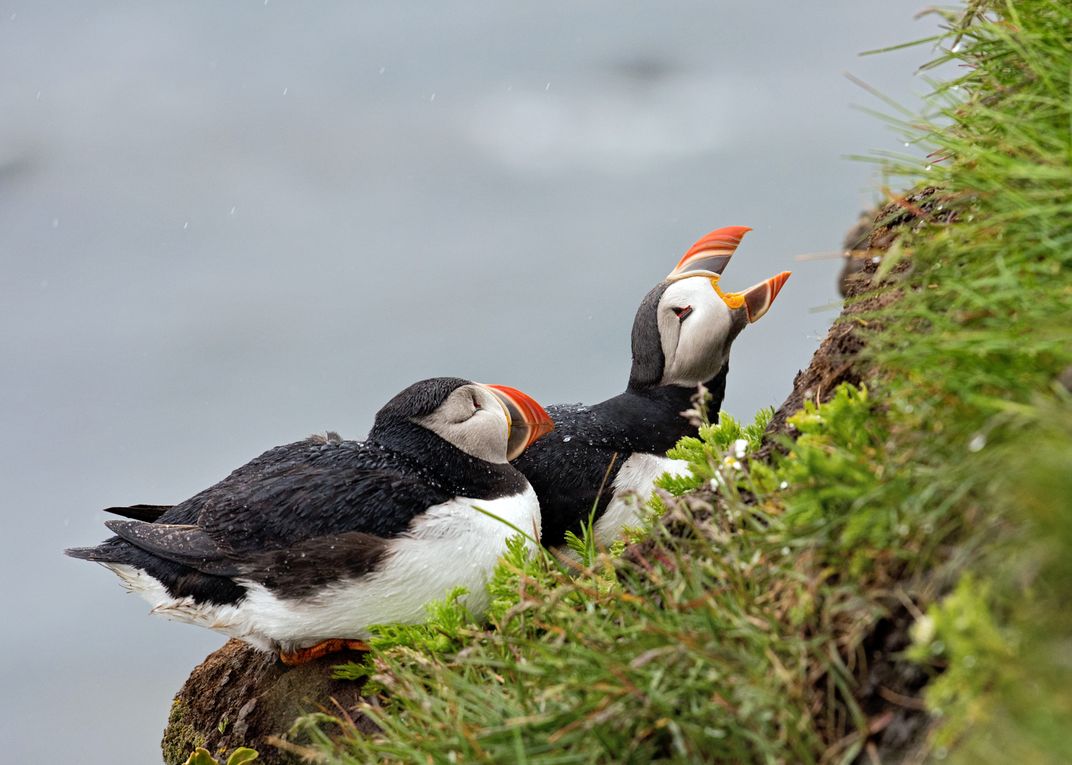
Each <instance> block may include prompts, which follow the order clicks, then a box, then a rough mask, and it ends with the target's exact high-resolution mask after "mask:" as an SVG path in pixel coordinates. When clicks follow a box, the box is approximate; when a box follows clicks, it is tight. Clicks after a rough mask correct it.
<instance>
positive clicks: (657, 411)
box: [514, 226, 790, 547]
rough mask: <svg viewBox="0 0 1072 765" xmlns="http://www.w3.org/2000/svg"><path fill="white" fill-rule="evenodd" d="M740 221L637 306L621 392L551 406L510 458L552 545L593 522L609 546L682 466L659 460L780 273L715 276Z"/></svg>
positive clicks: (714, 382)
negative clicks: (748, 281)
mask: <svg viewBox="0 0 1072 765" xmlns="http://www.w3.org/2000/svg"><path fill="white" fill-rule="evenodd" d="M751 230H752V229H750V228H748V227H746V226H728V227H725V228H719V229H716V230H714V231H711V232H710V233H708V234H706V235H705V236H703V237H701V238H700V239H699V240H698V241H697V242H696V243H695V244H693V245H692V247H690V248H689V249H688V250H687V251H686V253H685V254H684V256H682V258H681V259H680V260H679V261H678V264H677V266H675V268H674V270H673V271H671V272H670V274H669V275H668V276H667V277H666V278H665V279H664V280H663V281H661V282H659V283H658V284H657V285H655V287H653V288H652V289H651V290H650V291H649V292H648V294H647V295H645V296H644V299H643V300H642V301H641V303H640V307H639V308H638V309H637V312H636V316H635V318H634V321H633V333H632V352H633V363H632V368H631V370H630V372H629V381H628V384H627V385H626V389H625V392H624V393H621V394H619V395H617V396H614V397H613V398H609V399H607V400H606V401H603V402H601V403H599V404H595V405H592V406H585V405H582V404H559V405H553V406H549V407H548V409H547V411H548V414H550V415H551V419H552V420H554V423H555V435H554V436H552V437H549V438H546V439H544V440H542V441H540V442H539V443H537V444H535V445H534V446H533V447H532V448H531V449H528V450H527V451H525V452H524V453H523V454H522V455H521V456H520V457H518V458H517V459H516V460H514V465H515V467H517V468H518V469H519V470H520V471H521V472H522V473H524V474H525V476H526V477H527V478H528V479H529V483H531V484H532V487H533V489H535V491H536V496H537V497H539V500H540V512H541V514H542V517H543V543H544V544H545V545H546V546H548V547H556V546H558V547H561V546H562V545H564V543H565V540H566V532H567V531H572V532H573V533H575V534H577V535H578V536H580V535H581V531H582V529H583V528H584V526H585V525H586V524H587V523H588V522H589V519H592V520H593V527H592V530H593V532H594V536H595V541H596V543H597V544H599V545H601V546H604V547H606V546H609V545H610V544H611V543H612V542H614V541H615V540H616V539H618V538H619V536H620V535H621V532H622V529H623V528H625V527H627V526H636V525H637V524H638V523H639V522H640V520H641V513H642V510H643V507H644V505H645V504H646V503H647V501H648V499H649V498H650V497H651V493H652V491H653V488H654V487H653V482H654V480H655V479H656V478H658V477H659V476H661V475H662V474H663V473H671V474H672V475H682V474H685V473H687V472H688V463H686V462H685V461H684V460H672V459H670V458H668V457H667V456H666V452H667V450H669V449H670V448H671V447H673V446H674V445H675V444H676V443H677V442H678V440H680V439H681V438H682V437H684V436H687V435H690V434H693V433H694V432H695V427H694V426H693V425H691V424H690V422H689V420H688V419H687V417H686V416H685V412H686V410H689V409H690V408H692V406H693V404H692V401H693V397H694V396H695V394H696V392H697V389H698V386H700V385H703V386H704V387H705V388H706V389H707V390H708V392H709V393H710V394H711V401H710V406H711V408H712V411H714V412H718V410H719V407H720V406H721V404H722V400H723V398H724V397H725V393H726V375H727V374H728V372H729V355H730V346H731V345H732V344H733V341H734V340H735V339H736V337H737V335H738V334H740V332H741V330H743V329H744V328H745V327H746V326H748V324H750V323H753V322H756V321H758V320H759V319H760V318H762V317H763V315H764V314H765V313H766V312H767V310H768V309H769V308H770V306H771V304H772V303H773V302H774V299H775V297H777V295H778V292H779V291H780V290H781V289H782V287H783V286H784V285H785V282H786V280H787V279H788V278H789V275H790V273H789V272H788V271H785V272H782V273H780V274H778V275H777V276H774V277H771V278H770V279H766V280H764V281H762V282H760V283H758V284H756V285H754V286H752V287H749V288H748V289H746V290H744V291H742V292H727V291H724V290H723V289H722V285H721V283H720V282H721V277H722V272H723V270H724V269H725V268H726V265H727V264H728V263H729V262H730V258H731V257H732V256H733V253H734V252H735V251H736V249H737V246H738V245H739V244H740V243H741V239H742V238H743V237H744V235H745V234H746V233H748V232H749V231H751Z"/></svg>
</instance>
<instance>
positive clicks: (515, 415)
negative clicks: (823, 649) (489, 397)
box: [484, 385, 555, 460]
mask: <svg viewBox="0 0 1072 765" xmlns="http://www.w3.org/2000/svg"><path fill="white" fill-rule="evenodd" d="M484 387H485V388H487V389H488V390H490V391H491V392H492V393H493V394H495V398H497V399H498V400H499V404H500V405H501V406H502V408H503V410H504V411H505V412H506V418H507V420H508V422H509V427H510V431H509V436H508V437H507V443H506V459H507V460H513V459H516V458H517V457H518V456H519V455H520V454H521V453H522V452H523V451H525V450H526V449H528V448H529V447H530V446H532V444H533V443H535V441H536V440H537V439H539V438H541V437H543V436H545V435H547V434H548V433H550V432H551V431H552V430H554V428H555V424H554V422H552V421H551V418H550V417H549V416H548V414H547V412H545V411H544V408H543V407H542V406H540V405H539V404H538V403H537V402H536V399H534V398H533V397H532V396H530V395H528V394H527V393H522V392H521V391H519V390H518V389H517V388H511V387H510V386H508V385H485V386H484Z"/></svg>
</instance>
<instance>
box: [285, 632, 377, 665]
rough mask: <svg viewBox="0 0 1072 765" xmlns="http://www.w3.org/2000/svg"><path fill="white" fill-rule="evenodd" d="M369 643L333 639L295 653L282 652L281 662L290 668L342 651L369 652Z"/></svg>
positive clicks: (297, 650) (300, 649)
mask: <svg viewBox="0 0 1072 765" xmlns="http://www.w3.org/2000/svg"><path fill="white" fill-rule="evenodd" d="M367 650H369V645H368V643H366V642H364V641H363V640H347V639H345V638H332V639H331V640H324V641H321V642H319V643H317V644H316V645H311V646H309V647H308V648H298V649H296V650H294V651H280V652H279V660H280V661H281V662H283V663H284V664H286V665H287V666H288V667H296V666H298V665H299V664H307V663H308V662H310V661H313V660H314V659H319V658H320V657H321V656H327V655H328V654H329V653H338V652H340V651H367Z"/></svg>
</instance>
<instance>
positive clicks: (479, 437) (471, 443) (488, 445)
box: [414, 392, 510, 463]
mask: <svg viewBox="0 0 1072 765" xmlns="http://www.w3.org/2000/svg"><path fill="white" fill-rule="evenodd" d="M480 401H481V408H480V409H479V410H478V411H477V412H476V414H473V415H472V416H469V415H470V413H471V411H472V399H471V398H470V397H469V394H468V393H465V392H463V393H461V394H452V395H451V396H450V397H449V398H448V399H447V400H446V401H444V402H443V404H442V405H441V406H440V407H439V408H438V409H436V410H435V411H434V412H432V413H431V414H429V415H427V416H425V417H421V418H419V419H416V420H414V422H416V423H417V424H418V425H420V426H421V427H424V428H427V429H428V430H430V431H432V432H433V433H435V434H436V435H437V436H439V437H440V438H442V439H443V440H444V441H446V442H448V443H450V444H452V445H454V446H456V447H457V448H458V449H461V450H462V451H463V452H465V453H466V454H468V455H469V456H471V457H476V458H477V459H480V460H484V461H485V462H494V463H503V462H506V461H507V460H506V447H507V439H508V437H509V432H510V426H509V424H508V422H507V419H506V412H505V411H504V410H503V408H502V407H501V406H499V404H498V400H497V399H495V398H494V397H493V396H491V395H490V394H489V395H488V396H487V399H486V400H485V399H484V397H481V398H480ZM463 417H465V418H466V419H462V420H461V421H460V422H459V419H460V418H463Z"/></svg>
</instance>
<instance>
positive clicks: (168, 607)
mask: <svg viewBox="0 0 1072 765" xmlns="http://www.w3.org/2000/svg"><path fill="white" fill-rule="evenodd" d="M477 508H480V509H481V510H484V511H485V512H483V513H482V512H480V510H478V509H477ZM491 516H494V517H491ZM513 527H516V528H517V529H520V530H522V531H524V532H525V533H526V534H529V535H530V536H533V537H536V538H539V529H540V506H539V502H538V501H537V499H536V493H535V492H534V491H533V490H532V487H530V486H526V489H525V492H524V493H523V494H521V495H515V496H513V497H504V498H502V499H495V500H481V499H470V498H468V497H457V498H455V499H452V500H450V501H449V502H444V503H442V504H440V505H434V506H432V507H431V508H429V509H428V510H427V511H425V512H424V513H422V514H421V516H420V517H419V518H418V519H417V520H415V521H414V523H413V526H412V528H411V529H410V531H409V532H407V533H406V534H403V535H401V536H399V537H396V538H395V539H393V540H391V542H390V543H389V544H388V552H387V554H386V557H385V558H384V561H383V563H381V565H380V568H379V569H378V570H377V571H376V572H374V573H371V574H368V575H366V576H363V577H361V578H359V579H350V580H340V581H338V582H335V583H332V584H330V585H328V586H326V587H325V588H324V589H323V590H321V591H319V592H317V593H316V594H315V595H313V596H311V597H306V598H301V599H288V598H280V597H278V596H276V595H275V594H273V593H272V592H271V591H269V590H268V589H266V588H265V587H264V586H262V585H260V584H257V583H256V582H251V581H247V580H242V579H237V581H238V583H239V584H241V585H243V586H245V587H246V588H247V590H248V592H247V594H246V598H245V599H244V600H243V601H242V602H241V603H239V604H238V605H237V606H203V605H197V604H195V603H193V601H192V600H191V599H190V598H182V599H174V598H168V597H167V596H166V594H165V597H164V598H163V599H162V600H161V601H160V602H158V603H157V604H156V606H155V607H154V608H153V612H154V613H160V614H162V615H164V616H168V617H169V618H172V619H177V620H179V621H187V622H192V623H194V624H199V625H201V626H203V627H208V628H210V629H214V630H217V631H219V632H223V633H224V634H227V635H230V636H232V637H237V638H240V639H242V640H245V641H246V642H249V643H252V644H253V645H255V646H257V647H260V648H263V649H277V648H282V649H284V650H293V649H294V648H299V647H305V646H309V645H313V644H315V643H318V642H320V641H322V640H328V639H330V638H352V639H360V638H363V637H367V636H368V634H369V633H368V627H369V626H370V625H373V624H386V623H390V622H401V623H406V624H416V623H419V622H422V621H424V620H425V618H426V617H427V612H426V606H427V605H428V604H429V603H431V602H433V601H436V600H442V599H443V598H444V597H446V595H447V594H448V593H449V592H450V591H451V590H452V589H454V588H455V587H464V588H465V589H466V590H467V591H468V595H467V596H466V597H465V598H464V599H463V601H462V602H464V603H465V605H466V607H467V608H468V609H469V610H470V611H472V612H473V614H474V615H476V616H480V615H482V614H483V613H484V611H485V610H487V607H488V593H487V586H486V585H487V581H488V578H489V577H490V576H491V573H492V571H493V570H494V568H495V564H496V563H497V562H498V560H499V557H500V556H501V555H502V554H503V553H504V552H505V551H506V540H507V539H509V538H511V537H513V536H515V535H516V534H517V531H515V529H514V528H513ZM142 592H143V594H145V595H148V594H149V592H148V591H144V590H143V591H142ZM153 594H154V595H159V590H157V591H154V592H153Z"/></svg>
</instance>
